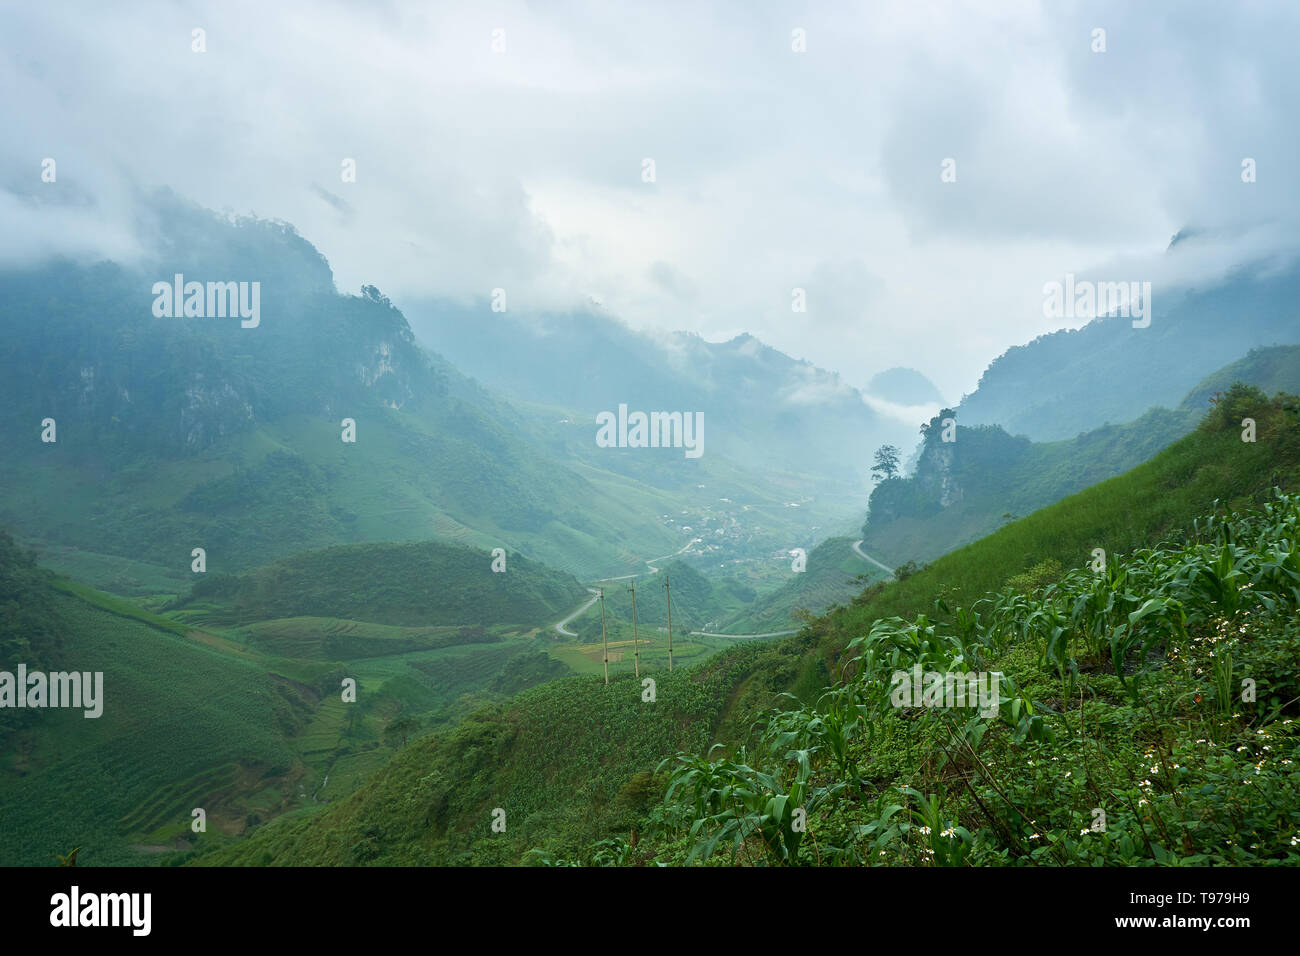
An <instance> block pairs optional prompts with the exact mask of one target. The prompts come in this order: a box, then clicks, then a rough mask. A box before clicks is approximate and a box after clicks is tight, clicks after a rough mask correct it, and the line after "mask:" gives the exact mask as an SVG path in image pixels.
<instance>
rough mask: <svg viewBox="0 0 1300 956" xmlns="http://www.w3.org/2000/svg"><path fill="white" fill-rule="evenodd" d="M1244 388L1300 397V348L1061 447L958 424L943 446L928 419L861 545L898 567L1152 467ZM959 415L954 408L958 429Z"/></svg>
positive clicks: (877, 493)
mask: <svg viewBox="0 0 1300 956" xmlns="http://www.w3.org/2000/svg"><path fill="white" fill-rule="evenodd" d="M1238 381H1240V382H1244V383H1245V384H1248V385H1255V386H1257V387H1260V388H1263V389H1264V390H1265V391H1268V392H1275V391H1285V392H1290V393H1296V392H1300V346H1278V347H1273V348H1263V349H1256V350H1253V351H1252V352H1250V354H1248V355H1247V356H1246V357H1244V358H1242V359H1240V360H1239V361H1236V362H1233V363H1232V364H1231V365H1228V366H1226V367H1224V368H1223V369H1220V370H1219V371H1218V372H1216V373H1214V374H1213V375H1211V376H1210V377H1209V378H1207V379H1206V380H1204V381H1203V382H1201V383H1200V384H1198V385H1197V386H1196V387H1195V388H1194V389H1192V391H1191V392H1189V393H1188V394H1187V395H1186V396H1185V397H1184V399H1183V400H1182V401H1181V402H1180V403H1179V404H1178V406H1177V408H1174V409H1172V410H1170V409H1152V410H1150V411H1148V412H1147V413H1146V414H1144V415H1143V416H1142V417H1141V418H1138V419H1137V420H1136V421H1132V422H1129V423H1128V424H1125V425H1107V426H1105V427H1102V428H1097V429H1093V430H1092V431H1089V432H1086V433H1084V434H1081V435H1078V436H1077V437H1075V438H1072V439H1068V440H1065V441H1057V442H1041V443H1035V442H1030V441H1029V440H1028V439H1027V438H1024V437H1022V436H1018V437H1012V436H1011V435H1009V434H1007V432H1006V431H1005V430H1003V429H1002V428H999V427H997V426H990V425H982V426H976V427H973V428H972V427H967V426H964V425H961V424H958V426H957V432H956V441H955V442H951V443H945V442H943V441H942V430H941V428H939V427H938V426H937V423H936V422H933V421H932V422H931V423H930V426H929V427H928V429H927V432H926V435H925V440H924V444H923V447H922V450H921V453H920V454H919V456H918V458H917V466H916V469H915V472H914V473H913V475H911V476H909V477H908V478H894V479H891V480H889V481H885V482H881V483H880V484H879V485H878V486H877V487H876V489H875V490H874V491H873V493H872V497H871V512H870V516H869V517H868V520H867V522H866V524H865V525H864V526H863V529H862V533H863V539H864V543H863V548H864V549H865V550H866V551H868V552H869V553H871V554H875V555H878V556H880V558H881V560H883V561H884V562H885V563H887V564H891V565H899V564H904V563H906V562H908V561H927V560H930V559H932V558H934V557H937V556H938V555H940V554H943V553H945V552H947V551H950V550H952V549H953V548H955V547H959V546H960V545H962V544H965V543H968V542H970V541H973V540H976V539H977V538H979V537H982V536H983V535H986V534H988V533H990V532H991V531H993V530H995V529H996V528H998V527H999V526H1001V525H1002V524H1004V523H1006V522H1007V521H1009V520H1012V519H1013V516H1020V515H1025V514H1028V513H1029V512H1031V511H1033V510H1034V509H1036V508H1041V507H1043V506H1044V505H1047V504H1050V503H1051V502H1053V501H1058V500H1060V499H1061V498H1063V497H1064V496H1066V495H1068V494H1072V493H1074V492H1076V491H1079V490H1080V489H1082V488H1086V487H1089V486H1091V485H1094V484H1096V483H1097V482H1098V481H1101V480H1103V479H1105V478H1109V477H1111V476H1113V475H1117V474H1120V473H1121V472H1124V471H1126V470H1128V469H1130V468H1132V467H1134V466H1135V465H1137V464H1139V463H1140V462H1143V461H1146V460H1147V459H1148V458H1150V457H1151V456H1152V455H1154V454H1155V453H1156V452H1158V451H1159V450H1160V449H1162V448H1164V447H1165V446H1167V445H1168V444H1170V443H1171V442H1173V441H1175V440H1176V439H1178V438H1180V437H1182V436H1183V435H1185V434H1187V433H1188V432H1189V431H1191V430H1192V429H1193V428H1195V427H1196V423H1197V422H1198V421H1199V420H1200V419H1201V417H1202V415H1203V414H1204V413H1205V409H1206V408H1207V403H1208V401H1209V399H1211V398H1212V396H1213V395H1214V394H1215V393H1216V392H1226V391H1227V390H1228V388H1229V387H1230V386H1231V385H1232V384H1233V383H1234V382H1238ZM941 417H946V416H941ZM961 417H962V412H961V411H958V412H957V413H956V418H957V420H958V422H960V421H961Z"/></svg>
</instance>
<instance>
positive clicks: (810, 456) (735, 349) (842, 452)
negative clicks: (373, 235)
mask: <svg viewBox="0 0 1300 956" xmlns="http://www.w3.org/2000/svg"><path fill="white" fill-rule="evenodd" d="M404 308H405V311H406V312H407V313H408V314H409V315H410V317H411V326H412V328H413V329H414V330H415V332H416V335H417V336H418V337H419V338H420V340H421V341H423V342H426V343H428V344H429V346H430V347H431V348H433V349H436V350H437V351H439V352H440V353H442V354H444V355H446V356H447V357H448V358H449V359H450V360H451V361H453V362H455V363H456V364H457V366H458V367H460V368H461V369H463V370H464V371H465V372H466V373H467V374H469V375H471V376H473V377H474V378H475V379H477V380H478V381H481V382H483V383H484V384H485V385H487V386H488V387H490V388H492V389H494V390H497V391H500V392H501V393H502V394H503V395H506V396H508V397H510V398H512V399H515V400H517V401H520V402H530V403H538V404H541V405H545V406H554V407H556V408H562V409H567V410H570V411H572V412H573V413H574V414H577V415H581V416H587V419H588V420H590V416H592V415H594V414H596V413H599V412H601V411H604V410H612V409H616V408H617V407H618V405H619V404H620V403H623V404H627V405H628V407H629V408H632V409H638V408H639V409H665V410H678V409H689V410H691V411H699V412H703V413H704V420H705V421H706V422H707V423H708V425H707V432H708V436H709V437H708V441H709V443H710V447H711V448H716V449H717V451H718V454H720V455H722V456H724V457H725V458H727V459H728V460H730V461H732V462H734V463H735V464H736V465H737V466H739V467H741V468H743V469H745V470H746V471H749V472H754V473H759V474H763V475H766V476H768V477H770V478H771V479H772V480H774V481H782V482H785V483H787V484H788V485H790V486H796V485H797V486H798V487H799V489H800V490H801V491H802V492H803V493H804V494H808V495H813V496H816V495H819V494H827V493H830V494H841V493H843V492H844V491H845V490H848V491H849V492H852V493H856V492H858V491H860V490H861V489H862V488H864V487H865V486H866V485H867V484H868V480H867V478H868V472H869V469H870V464H871V453H872V452H874V450H875V449H876V447H878V446H879V445H880V444H883V443H886V442H895V443H896V442H899V441H902V440H903V439H904V438H905V437H906V436H908V434H909V429H907V428H906V427H905V426H902V425H900V424H899V423H897V422H895V421H893V420H890V419H888V418H885V417H883V416H880V415H878V414H877V413H876V412H874V411H873V410H872V409H871V408H870V406H869V405H867V404H866V403H865V401H864V400H863V396H862V394H861V393H860V392H859V391H858V390H857V389H855V388H853V387H852V386H850V385H848V384H847V383H846V382H844V381H843V380H842V379H841V378H840V377H839V376H838V375H836V374H835V373H833V372H828V371H825V370H824V369H820V368H818V367H816V366H814V365H812V364H810V363H808V362H804V361H798V360H796V359H793V358H791V357H790V356H788V355H786V354H784V353H782V352H779V351H777V350H776V349H773V348H771V347H770V346H767V345H765V344H763V343H762V342H761V341H759V340H758V339H756V338H755V337H753V336H752V335H738V336H736V337H735V338H734V339H732V340H730V341H727V342H716V343H715V342H707V341H705V340H704V339H703V338H701V337H700V336H698V335H694V334H690V333H685V332H676V333H668V334H651V333H646V332H637V331H634V330H632V329H630V328H628V327H627V326H626V325H624V324H622V323H621V322H619V321H617V320H616V319H614V318H612V317H610V316H608V315H605V314H603V313H599V312H595V311H588V312H573V313H568V314H544V315H526V316H525V315H516V314H515V313H514V312H505V313H492V312H490V311H489V310H488V308H487V306H486V305H484V306H482V307H475V308H466V307H463V306H456V305H454V304H452V303H445V302H430V301H421V302H412V303H408V304H406V305H405V306H404Z"/></svg>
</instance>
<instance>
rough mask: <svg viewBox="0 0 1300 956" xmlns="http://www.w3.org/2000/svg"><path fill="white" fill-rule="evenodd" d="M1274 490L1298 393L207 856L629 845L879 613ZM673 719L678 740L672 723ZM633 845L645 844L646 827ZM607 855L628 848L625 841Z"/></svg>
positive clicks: (403, 858) (1294, 440)
mask: <svg viewBox="0 0 1300 956" xmlns="http://www.w3.org/2000/svg"><path fill="white" fill-rule="evenodd" d="M1284 406H1286V407H1284ZM1245 414H1249V415H1251V416H1252V417H1255V418H1256V419H1257V420H1258V422H1259V440H1258V441H1257V442H1256V443H1253V444H1251V443H1245V442H1242V441H1241V438H1240V434H1239V431H1240V429H1239V427H1238V425H1237V421H1238V420H1239V417H1240V416H1242V415H1245ZM1273 486H1279V487H1282V488H1288V489H1296V488H1297V487H1300V422H1298V421H1297V413H1296V408H1295V404H1294V401H1293V400H1286V401H1276V402H1270V401H1268V400H1266V399H1264V398H1263V397H1262V396H1260V395H1258V394H1255V393H1252V392H1250V391H1249V390H1243V389H1238V390H1236V391H1235V393H1234V394H1233V395H1232V396H1230V397H1229V401H1226V402H1223V403H1221V404H1220V405H1219V406H1218V407H1216V408H1215V409H1214V410H1213V412H1212V413H1211V414H1210V415H1209V416H1207V418H1206V422H1205V425H1204V427H1203V428H1201V429H1198V430H1197V431H1196V432H1194V433H1192V434H1191V435H1188V436H1186V437H1184V438H1183V439H1181V440H1179V441H1178V442H1175V443H1174V444H1173V445H1172V446H1170V447H1169V448H1166V449H1165V450H1164V451H1162V452H1161V453H1160V454H1158V455H1156V456H1155V458H1153V459H1152V460H1151V461H1149V462H1147V463H1145V464H1143V465H1141V466H1139V467H1137V468H1135V469H1133V470H1132V471H1131V472H1128V473H1126V474H1124V475H1122V476H1119V477H1116V478H1113V479H1110V480H1108V481H1105V482H1102V483H1101V484H1099V485H1096V486H1094V487H1092V488H1089V489H1087V490H1086V491H1083V492H1081V493H1079V494H1076V495H1073V496H1070V497H1068V498H1066V499H1064V500H1062V501H1060V502H1058V503H1056V504H1054V505H1052V506H1050V507H1048V508H1044V509H1042V510H1040V511H1038V512H1035V513H1034V514H1032V515H1030V516H1028V517H1026V518H1023V519H1021V520H1018V521H1016V522H1014V523H1012V524H1010V525H1008V526H1007V527H1004V528H1002V529H1000V530H999V531H998V532H996V533H995V534H993V535H990V536H988V537H986V538H984V539H981V540H980V541H978V542H976V543H974V544H972V545H969V546H967V547H965V548H962V549H960V550H958V551H956V552H953V553H951V554H948V555H946V556H944V557H943V558H941V559H939V560H937V561H936V562H934V563H933V564H932V565H930V566H929V567H928V568H926V569H925V570H923V571H921V572H919V573H916V574H913V575H910V576H907V577H905V578H904V579H903V580H900V581H897V582H892V583H887V584H886V583H879V584H876V585H872V586H871V587H870V588H868V589H867V590H866V591H865V592H863V594H862V595H860V596H859V598H858V599H856V600H855V601H854V602H853V604H852V605H851V606H850V607H848V608H844V609H841V610H838V611H835V612H833V613H832V614H831V615H830V616H828V617H825V618H819V619H816V620H814V621H812V622H810V623H809V624H808V625H807V626H806V627H805V628H804V629H803V631H802V632H801V633H800V634H799V635H798V636H797V637H795V638H791V639H788V640H785V641H780V642H776V643H770V644H762V645H755V644H749V645H745V646H741V647H737V648H734V649H732V650H730V651H727V652H725V653H723V654H721V655H719V656H718V657H716V658H714V659H713V660H711V661H709V662H708V663H706V664H704V665H702V666H701V667H700V668H698V669H687V670H683V671H679V672H675V673H674V674H673V675H671V677H668V676H663V675H656V676H657V677H658V678H659V681H658V685H657V696H656V701H655V703H654V704H650V703H646V702H643V700H642V697H641V689H640V687H639V686H638V685H637V684H636V683H635V682H634V681H631V680H626V679H622V680H620V681H617V682H615V683H613V684H611V685H610V687H609V688H606V687H605V686H604V685H603V684H602V683H601V682H600V680H599V679H598V678H596V679H593V678H571V679H568V680H562V681H557V682H554V683H552V684H548V685H545V686H543V687H540V688H537V689H536V690H534V691H532V692H530V693H529V694H527V695H525V696H524V697H523V698H520V699H519V700H518V701H516V702H514V703H512V704H505V705H502V706H500V707H498V708H495V709H493V710H491V711H485V712H483V713H481V714H479V715H478V716H477V717H476V718H475V720H474V721H473V722H472V724H466V725H465V726H463V727H462V728H461V729H460V730H459V731H457V732H456V733H455V734H451V735H435V736H433V737H430V738H429V739H427V740H426V741H423V742H421V744H420V745H419V747H418V748H417V749H412V750H409V751H407V752H405V753H403V754H400V755H399V756H398V757H397V758H395V759H394V761H393V762H392V763H391V764H390V765H389V766H388V767H387V768H385V770H384V771H382V772H380V773H379V774H377V775H376V776H375V777H374V778H373V779H372V780H371V781H370V782H368V783H367V784H366V785H365V786H364V787H362V788H361V789H360V790H359V791H358V792H357V793H356V794H355V795H354V796H353V797H352V798H351V799H350V800H349V801H347V802H346V803H344V804H340V805H337V806H334V807H330V808H327V809H326V810H324V811H320V812H316V813H312V814H308V815H304V816H301V817H297V818H294V819H286V820H282V821H279V822H277V823H274V824H272V825H270V826H268V827H266V828H265V829H264V830H262V831H261V832H259V833H257V834H255V835H254V836H253V837H252V838H251V839H250V840H248V841H247V842H246V843H242V844H239V845H235V846H231V847H227V848H225V849H222V850H220V851H217V852H215V853H213V854H211V855H209V856H207V857H205V858H204V862H208V863H253V864H260V863H278V864H305V865H324V864H330V863H337V862H357V863H361V862H365V863H376V864H383V863H417V862H418V863H451V862H519V861H522V860H524V859H525V858H526V854H527V850H528V849H529V848H539V849H541V850H543V851H545V853H546V854H549V855H550V856H560V855H572V856H577V855H580V854H588V856H590V854H591V853H592V849H591V848H592V844H593V843H594V842H595V841H598V840H602V839H609V840H616V839H622V838H623V837H624V835H625V834H627V833H628V828H629V827H630V826H636V821H639V822H640V826H639V827H637V831H638V832H645V827H646V826H647V825H650V824H652V823H653V821H647V816H650V815H651V814H650V810H649V808H650V807H651V806H652V805H654V804H656V803H657V802H658V801H659V799H660V797H661V796H662V795H663V792H664V786H665V780H664V779H663V778H657V777H655V775H654V771H655V769H656V767H657V766H658V765H659V761H660V760H662V759H663V758H666V757H670V756H671V755H672V750H673V747H675V746H676V744H675V741H677V740H682V739H690V740H694V741H696V743H693V744H692V745H691V746H690V748H689V749H691V750H693V751H695V752H697V753H703V752H705V750H706V749H707V745H708V744H709V743H711V742H712V741H713V740H718V741H722V742H725V743H726V744H727V745H728V747H729V748H730V749H731V751H732V752H735V751H736V748H738V747H739V746H740V745H741V744H742V743H744V742H745V741H746V740H747V739H749V738H750V734H751V732H752V731H753V730H754V727H755V721H756V719H757V718H758V717H759V716H760V715H761V714H763V713H766V712H767V708H768V707H769V706H770V705H771V704H772V703H773V702H774V701H775V695H776V693H777V692H779V691H784V690H787V689H789V690H793V691H794V693H795V694H796V695H797V696H798V697H799V698H800V699H802V700H803V701H805V702H807V703H811V702H812V701H813V700H815V699H816V697H817V696H818V690H819V688H821V687H822V686H823V685H824V684H826V683H829V682H830V679H831V675H832V674H833V673H837V672H838V665H839V662H840V659H841V654H842V652H843V650H844V648H845V646H846V645H847V644H848V643H849V642H850V641H851V640H852V639H853V638H855V637H858V636H861V635H863V634H865V633H867V632H868V631H869V630H870V629H871V627H872V622H874V621H876V620H877V619H880V618H883V617H889V616H892V615H904V616H908V617H914V616H915V615H916V614H917V613H925V612H930V611H931V610H932V609H933V606H934V602H935V600H936V599H938V598H944V599H946V600H948V601H949V602H955V603H962V602H966V601H970V600H974V599H977V598H979V597H981V596H983V595H984V594H986V593H988V592H989V591H996V590H1001V589H1002V588H1003V587H1004V586H1005V585H1007V583H1008V581H1009V580H1011V579H1015V580H1016V581H1019V582H1023V584H1022V586H1023V587H1024V588H1025V589H1028V588H1031V587H1033V586H1034V585H1035V579H1038V581H1039V583H1042V581H1045V580H1048V579H1050V577H1051V575H1053V574H1059V573H1060V572H1061V570H1062V569H1064V568H1066V567H1078V566H1080V565H1081V564H1083V563H1084V562H1086V561H1087V560H1089V558H1090V556H1091V553H1092V550H1093V549H1094V548H1098V547H1101V548H1104V549H1106V550H1107V552H1108V553H1110V554H1121V553H1131V552H1132V551H1134V550H1136V549H1139V548H1144V547H1150V546H1153V545H1156V544H1158V543H1160V542H1161V541H1168V540H1179V539H1182V538H1183V536H1184V535H1186V533H1187V531H1188V529H1190V528H1191V526H1192V523H1193V521H1194V520H1195V519H1196V517H1197V516H1199V515H1203V514H1204V513H1205V512H1206V511H1207V510H1209V509H1210V508H1211V507H1212V505H1213V502H1215V501H1216V500H1218V501H1222V502H1226V503H1228V504H1229V506H1231V507H1233V508H1239V507H1241V506H1243V505H1249V504H1251V503H1252V502H1254V501H1256V500H1264V499H1265V498H1266V497H1267V495H1268V493H1269V489H1270V488H1271V487H1273ZM1014 586H1015V585H1014V584H1013V587H1014ZM701 694H703V695H704V696H705V697H707V698H708V703H707V705H706V704H704V702H703V700H702V698H701V696H700V695H701ZM697 708H703V709H697ZM664 716H668V717H669V718H670V720H669V723H670V724H671V725H672V727H673V731H672V733H671V734H665V733H664V724H663V722H662V718H663V717H664ZM538 728H540V730H539V729H538ZM909 746H910V745H909ZM917 746H920V744H917ZM684 749H686V748H684ZM908 752H909V753H912V754H913V755H920V754H924V753H925V752H926V751H924V750H911V751H908ZM818 759H820V758H818ZM1015 759H1017V760H1020V761H1022V762H1023V760H1024V757H1023V756H1018V757H1016V758H1015ZM741 762H742V763H743V760H742V761H741ZM884 796H889V795H885V794H883V793H882V794H881V798H882V799H883V798H884ZM873 799H874V797H873ZM891 799H892V796H891ZM497 808H500V809H503V810H505V811H506V819H507V827H506V830H505V832H504V833H496V832H493V831H492V830H491V820H492V812H493V810H494V809H497ZM878 809H882V808H878ZM657 818H658V820H659V824H660V826H661V827H668V829H669V830H671V827H670V826H668V825H669V824H673V825H676V824H674V823H673V821H674V820H675V821H676V822H677V823H681V822H683V821H684V822H685V823H686V824H687V825H689V822H690V818H689V816H686V817H683V816H682V815H681V814H677V816H676V817H673V814H672V812H670V811H667V810H665V811H660V812H659V813H658V815H657ZM379 821H381V822H379ZM629 842H636V837H635V834H633V838H632V840H631V841H629ZM649 846H651V847H654V848H655V849H654V852H655V853H661V854H662V856H661V857H657V858H660V859H661V860H662V861H664V862H672V861H674V860H677V861H680V860H682V859H684V858H685V856H686V854H687V852H688V851H689V846H688V841H687V840H686V838H685V837H673V838H671V839H670V840H668V842H666V843H664V842H659V843H651V844H649ZM356 847H362V848H363V849H361V850H359V851H358V850H354V849H353V848H356ZM605 849H606V850H607V851H609V852H610V853H613V854H614V855H624V852H625V848H624V849H620V848H618V847H617V845H615V844H607V845H606V846H605ZM629 855H631V854H630V851H629Z"/></svg>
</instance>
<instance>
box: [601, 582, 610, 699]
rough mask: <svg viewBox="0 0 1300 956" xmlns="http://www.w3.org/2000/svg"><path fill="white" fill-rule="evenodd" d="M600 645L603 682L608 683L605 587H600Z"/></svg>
mask: <svg viewBox="0 0 1300 956" xmlns="http://www.w3.org/2000/svg"><path fill="white" fill-rule="evenodd" d="M600 646H601V647H603V648H604V649H605V683H606V684H608V683H609V641H608V640H607V639H606V637H605V589H604V588H601V589H600Z"/></svg>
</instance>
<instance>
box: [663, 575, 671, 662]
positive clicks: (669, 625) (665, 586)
mask: <svg viewBox="0 0 1300 956" xmlns="http://www.w3.org/2000/svg"><path fill="white" fill-rule="evenodd" d="M664 592H665V593H666V594H667V595H668V669H669V670H672V669H673V591H672V588H670V587H669V586H668V572H667V571H665V572H664Z"/></svg>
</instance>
